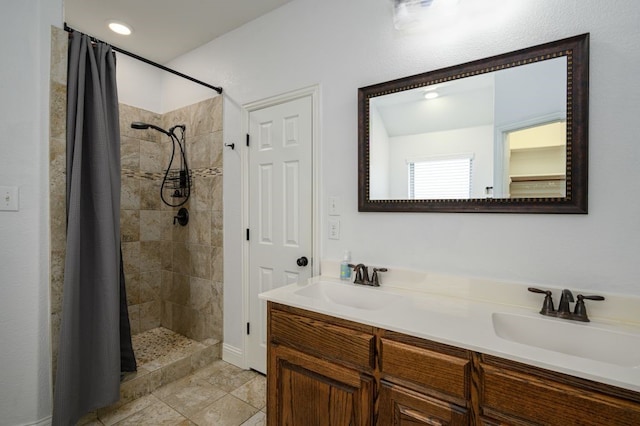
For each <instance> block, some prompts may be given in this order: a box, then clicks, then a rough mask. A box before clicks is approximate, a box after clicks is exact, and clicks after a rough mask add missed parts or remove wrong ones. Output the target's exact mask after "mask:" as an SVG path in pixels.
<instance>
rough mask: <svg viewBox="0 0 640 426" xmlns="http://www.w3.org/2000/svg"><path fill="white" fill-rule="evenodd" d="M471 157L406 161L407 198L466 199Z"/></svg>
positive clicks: (469, 182)
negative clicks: (407, 178)
mask: <svg viewBox="0 0 640 426" xmlns="http://www.w3.org/2000/svg"><path fill="white" fill-rule="evenodd" d="M472 159H473V157H472V156H469V155H464V156H460V157H457V158H451V157H447V158H433V159H425V160H421V161H411V160H409V161H408V165H409V198H411V199H417V200H420V199H438V200H441V199H457V198H462V199H468V198H470V195H471V164H472Z"/></svg>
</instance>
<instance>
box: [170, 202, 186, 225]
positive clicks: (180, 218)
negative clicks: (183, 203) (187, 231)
mask: <svg viewBox="0 0 640 426" xmlns="http://www.w3.org/2000/svg"><path fill="white" fill-rule="evenodd" d="M176 221H177V222H178V224H180V226H187V223H189V210H187V209H186V208H185V207H182V208H180V210H178V215H177V216H174V217H173V224H174V225H175V224H176Z"/></svg>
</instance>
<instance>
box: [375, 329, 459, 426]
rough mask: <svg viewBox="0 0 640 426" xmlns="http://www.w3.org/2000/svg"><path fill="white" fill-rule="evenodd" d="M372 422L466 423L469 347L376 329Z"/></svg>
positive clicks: (407, 423)
mask: <svg viewBox="0 0 640 426" xmlns="http://www.w3.org/2000/svg"><path fill="white" fill-rule="evenodd" d="M379 336H380V350H379V361H378V362H379V369H380V379H381V383H380V405H379V411H378V422H377V424H378V425H380V426H382V425H451V426H458V425H468V424H470V416H469V407H470V384H471V366H472V361H471V359H472V356H471V353H470V352H469V351H466V350H464V349H459V348H454V347H451V346H446V345H442V344H438V343H434V342H429V341H426V340H423V339H419V338H415V337H412V336H407V335H403V334H399V333H394V332H390V331H385V330H381V331H380V332H379Z"/></svg>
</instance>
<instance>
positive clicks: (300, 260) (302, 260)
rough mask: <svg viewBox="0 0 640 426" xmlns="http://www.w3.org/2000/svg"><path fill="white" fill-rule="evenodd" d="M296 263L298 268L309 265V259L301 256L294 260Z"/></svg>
mask: <svg viewBox="0 0 640 426" xmlns="http://www.w3.org/2000/svg"><path fill="white" fill-rule="evenodd" d="M296 263H297V264H298V266H307V265H308V264H309V259H307V258H306V257H304V256H302V257H299V258H298V260H296Z"/></svg>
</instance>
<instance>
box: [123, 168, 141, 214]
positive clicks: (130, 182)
mask: <svg viewBox="0 0 640 426" xmlns="http://www.w3.org/2000/svg"><path fill="white" fill-rule="evenodd" d="M120 208H121V209H126V210H139V209H140V180H139V179H136V178H134V177H129V176H123V177H122V187H121V190H120Z"/></svg>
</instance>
